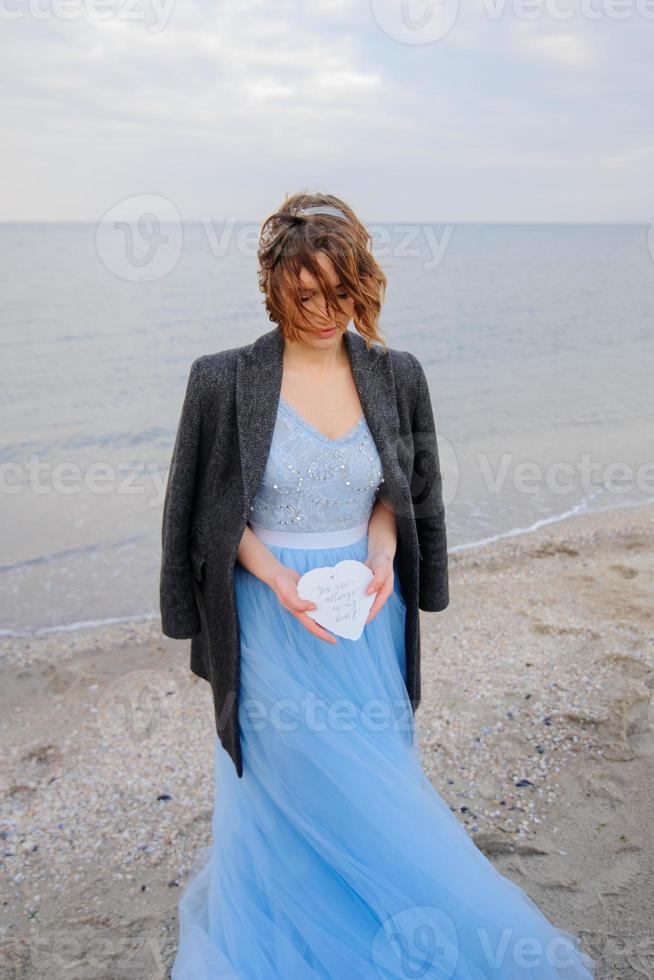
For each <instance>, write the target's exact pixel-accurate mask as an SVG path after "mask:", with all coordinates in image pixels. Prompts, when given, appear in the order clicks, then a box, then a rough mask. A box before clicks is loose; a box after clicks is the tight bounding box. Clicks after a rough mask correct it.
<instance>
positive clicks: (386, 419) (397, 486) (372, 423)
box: [236, 327, 406, 514]
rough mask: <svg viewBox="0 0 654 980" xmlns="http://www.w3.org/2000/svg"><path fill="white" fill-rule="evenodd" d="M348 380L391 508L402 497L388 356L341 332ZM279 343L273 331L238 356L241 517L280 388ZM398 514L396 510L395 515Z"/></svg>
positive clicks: (258, 473) (257, 476) (264, 455)
mask: <svg viewBox="0 0 654 980" xmlns="http://www.w3.org/2000/svg"><path fill="white" fill-rule="evenodd" d="M345 345H346V348H347V352H348V355H349V358H350V366H351V369H352V376H353V378H354V383H355V385H356V389H357V392H358V394H359V400H360V402H361V407H362V409H363V414H364V415H365V418H366V421H367V423H368V427H369V429H370V432H371V435H372V437H373V439H374V441H375V445H376V446H377V451H378V453H379V457H380V459H381V463H382V471H383V475H384V488H385V489H384V492H385V493H386V494H387V495H388V496H389V497H390V499H391V500H392V501H393V503H394V505H395V506H396V507H397V508H401V507H402V505H403V503H404V502H405V499H406V495H405V492H404V487H403V483H402V472H401V470H400V467H399V464H398V460H397V445H398V440H399V423H398V416H397V407H396V399H395V382H394V378H393V369H392V365H391V359H390V356H389V355H387V354H386V353H385V352H384V351H383V349H382V347H381V346H379V345H374V346H373V347H371V348H370V349H367V348H366V344H365V341H364V339H363V337H362V336H361V335H360V334H358V333H356V332H354V331H352V330H347V331H346V333H345ZM283 353H284V340H283V337H282V334H281V332H280V331H279V329H278V328H277V327H275V328H274V329H273V330H270V331H268V332H267V333H265V334H262V335H261V336H260V337H259V338H257V340H255V341H254V342H253V343H252V344H250V345H248V346H247V347H246V348H244V349H243V350H242V351H241V352H240V353H239V357H238V365H237V374H236V417H237V426H238V438H239V454H240V461H241V472H242V477H243V492H244V513H245V514H247V512H248V508H249V506H250V504H251V502H252V498H253V497H254V495H255V493H256V491H257V489H258V487H259V484H260V482H261V479H262V477H263V472H264V469H265V467H266V461H267V459H268V454H269V452H270V445H271V443H272V436H273V429H274V427H275V419H276V415H277V406H278V402H279V394H280V391H281V386H282V373H283ZM398 512H399V511H398Z"/></svg>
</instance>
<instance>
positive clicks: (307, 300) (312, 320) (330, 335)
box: [297, 252, 354, 347]
mask: <svg viewBox="0 0 654 980" xmlns="http://www.w3.org/2000/svg"><path fill="white" fill-rule="evenodd" d="M315 258H316V261H317V262H318V263H319V265H320V266H321V268H322V270H323V272H324V273H325V275H326V276H327V278H328V279H329V281H330V283H331V284H332V286H333V287H334V289H335V290H336V294H337V296H338V300H339V304H340V312H338V313H337V314H336V317H335V318H334V319H332V318H331V316H329V315H328V313H327V307H326V303H325V297H324V296H323V295H322V293H321V292H320V289H319V284H318V282H317V281H316V279H315V278H314V276H312V275H311V273H310V272H309V270H308V269H304V268H303V269H302V271H301V273H300V283H299V286H300V301H301V303H302V306H303V307H304V310H305V313H306V316H307V317H308V319H309V325H308V326H307V325H306V324H305V323H303V322H302V321H300V322H298V324H297V327H298V328H299V329H300V330H301V331H302V337H303V339H304V340H305V341H306V342H307V343H312V344H314V343H315V344H318V345H319V346H321V347H322V346H326V345H328V344H329V343H330V342H333V341H334V340H335V341H338V340H339V338H340V335H341V333H342V332H343V331H344V330H346V329H347V326H348V324H349V322H350V320H351V319H352V315H353V313H354V301H353V300H352V299H351V298H350V296H349V295H348V294H347V292H346V291H345V287H344V286H343V284H342V283H341V282H339V278H338V273H337V272H336V269H335V268H334V263H333V262H332V260H331V259H330V257H329V256H328V255H327V254H326V253H325V252H316V253H315Z"/></svg>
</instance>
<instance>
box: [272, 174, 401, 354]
mask: <svg viewBox="0 0 654 980" xmlns="http://www.w3.org/2000/svg"><path fill="white" fill-rule="evenodd" d="M315 205H329V206H331V207H335V208H339V209H340V210H341V211H343V212H344V213H345V214H346V215H347V220H344V219H343V218H340V217H338V216H336V215H331V214H308V215H302V214H298V212H299V211H301V210H302V209H303V208H306V207H313V206H315ZM316 252H324V253H325V254H326V255H328V256H329V258H330V259H331V261H332V262H333V264H334V267H335V269H336V271H337V273H338V276H339V280H340V282H341V283H342V284H343V287H344V288H345V289H346V291H347V293H348V296H349V297H350V298H351V299H352V301H353V309H354V312H353V315H352V320H353V321H354V325H355V327H356V329H357V331H358V332H359V333H360V334H361V335H362V336H363V338H364V340H365V341H366V345H367V346H368V347H371V346H372V345H373V343H374V342H376V341H378V342H379V343H381V344H382V346H383V347H384V348H386V341H385V340H384V338H383V337H382V335H381V333H380V331H379V314H380V312H381V307H382V303H383V301H384V295H385V291H386V285H387V281H386V276H385V275H384V273H383V271H382V269H381V268H380V266H379V265H378V263H377V261H376V259H375V258H374V256H373V254H372V248H371V239H370V234H369V232H368V231H367V229H366V228H365V227H364V225H363V224H362V223H361V221H359V219H358V218H357V216H356V214H355V213H354V211H352V209H351V208H350V207H348V205H347V204H346V203H345V202H344V201H342V200H341V199H340V198H338V197H335V196H334V195H333V194H309V193H306V192H304V191H299V192H297V193H295V194H292V195H290V196H287V197H286V198H285V200H284V202H283V204H282V205H281V206H280V207H279V208H277V210H276V211H274V212H273V214H271V215H270V216H269V217H268V218H266V220H265V221H264V223H263V225H262V227H261V233H260V236H259V247H258V249H257V258H258V260H259V271H258V273H257V276H258V280H259V288H260V290H261V291H262V292H263V293H264V294H265V297H266V298H265V306H266V310H267V311H268V317H269V319H270V320H272V321H273V322H274V323H276V324H277V325H278V326H279V328H280V330H281V331H282V334H283V335H284V336H285V337H288V338H289V339H290V340H296V339H298V338H299V336H300V331H299V330H298V329H297V328H296V326H295V323H296V320H297V319H298V317H299V319H300V320H303V321H304V322H305V323H306V322H308V318H307V316H306V311H305V309H304V306H303V304H302V302H301V301H300V287H299V281H300V272H301V270H302V268H305V269H306V270H307V271H308V272H310V273H311V274H312V275H313V276H314V277H315V278H316V280H317V281H318V283H319V286H320V289H321V291H322V293H323V295H324V297H325V304H326V306H327V308H328V312H329V313H332V314H333V313H335V312H337V311H339V309H340V304H339V298H338V296H337V294H336V290H335V289H334V287H333V286H332V284H331V282H329V280H328V279H327V277H326V275H325V273H324V271H323V269H322V267H321V265H320V263H319V262H318V261H317V260H316V258H315V254H314V253H316Z"/></svg>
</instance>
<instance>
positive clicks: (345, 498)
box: [250, 396, 384, 531]
mask: <svg viewBox="0 0 654 980" xmlns="http://www.w3.org/2000/svg"><path fill="white" fill-rule="evenodd" d="M383 482H384V477H383V473H382V465H381V461H380V459H379V455H378V453H377V447H376V446H375V443H374V440H373V438H372V434H371V432H370V429H369V428H368V424H367V422H366V420H365V417H364V416H362V417H361V418H360V419H359V421H358V422H357V423H356V425H354V426H352V428H351V429H349V430H348V432H346V433H344V434H343V435H342V436H339V438H338V439H330V438H329V437H328V436H326V435H324V433H322V432H321V431H320V430H319V429H317V428H316V427H315V426H313V425H311V423H309V422H307V421H306V420H305V419H304V418H303V417H302V416H301V415H299V414H298V413H297V412H296V411H295V409H294V408H293V407H292V406H291V405H290V404H289V403H288V402H287V401H286V400H285V399H284V398H283V396H280V399H279V403H278V408H277V418H276V420H275V427H274V430H273V437H272V443H271V447H270V453H269V454H268V460H267V462H266V468H265V470H264V473H263V477H262V479H261V484H260V486H259V488H258V490H257V493H256V494H255V497H254V500H253V501H252V504H251V506H250V522H251V523H254V524H258V525H261V526H263V527H266V528H271V529H277V530H285V531H331V530H335V529H336V528H348V527H355V526H356V525H357V524H361V523H363V522H364V521H367V520H368V519H369V517H370V513H371V511H372V507H373V504H374V502H375V496H376V493H377V490H378V489H379V487H380V486H381V484H382V483H383Z"/></svg>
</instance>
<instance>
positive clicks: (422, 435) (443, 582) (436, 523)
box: [411, 354, 450, 612]
mask: <svg viewBox="0 0 654 980" xmlns="http://www.w3.org/2000/svg"><path fill="white" fill-rule="evenodd" d="M411 357H412V359H413V361H414V363H415V368H416V372H417V375H416V389H417V393H416V400H415V403H414V410H413V425H412V429H413V446H414V470H415V473H416V475H417V479H416V490H415V493H413V491H412V493H413V507H414V515H415V520H416V529H417V532H418V545H419V548H420V563H419V579H418V581H419V595H418V606H419V608H420V609H424V610H425V611H426V612H438V611H440V610H441V609H445V608H446V607H447V606H448V605H449V601H450V596H449V574H448V559H447V532H446V528H445V509H444V506H443V488H442V479H441V471H440V461H439V454H438V441H437V438H436V426H435V424H434V415H433V411H432V405H431V397H430V395H429V385H428V383H427V378H426V377H425V372H424V370H423V368H422V365H421V364H420V362H419V361H418V359H417V358H416V357H415V355H413V354H412V355H411Z"/></svg>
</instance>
